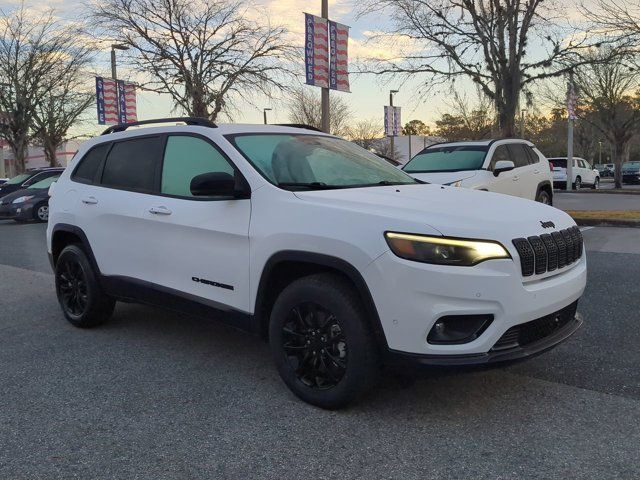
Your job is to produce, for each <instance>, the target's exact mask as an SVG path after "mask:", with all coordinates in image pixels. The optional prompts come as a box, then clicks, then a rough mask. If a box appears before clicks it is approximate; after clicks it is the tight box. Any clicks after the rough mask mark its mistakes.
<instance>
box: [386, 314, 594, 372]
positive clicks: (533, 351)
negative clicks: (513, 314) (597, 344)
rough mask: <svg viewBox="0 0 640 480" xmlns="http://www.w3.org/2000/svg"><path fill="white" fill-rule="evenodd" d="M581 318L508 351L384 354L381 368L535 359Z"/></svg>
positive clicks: (571, 331)
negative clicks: (458, 353)
mask: <svg viewBox="0 0 640 480" xmlns="http://www.w3.org/2000/svg"><path fill="white" fill-rule="evenodd" d="M582 323H583V320H582V315H580V314H579V313H577V312H575V313H572V315H571V316H570V318H568V319H567V322H566V323H565V324H563V325H562V326H561V327H559V328H558V329H557V330H555V331H554V332H552V333H550V334H549V335H547V336H545V337H543V338H540V339H539V340H538V341H535V342H531V343H528V344H526V345H514V346H513V347H511V348H506V349H498V350H494V349H492V350H490V351H489V352H486V353H479V354H469V355H418V354H411V353H405V352H398V351H395V350H388V351H387V353H386V357H385V364H387V365H389V366H393V367H405V368H406V367H409V368H411V367H428V366H456V365H492V364H497V363H502V362H514V361H518V360H524V359H526V358H531V357H535V356H536V355H540V354H541V353H544V352H546V351H548V350H551V349H552V348H554V347H555V346H557V345H558V344H560V343H562V342H564V341H565V340H566V339H568V338H569V337H570V336H571V335H573V334H574V333H575V332H577V331H578V329H579V328H580V327H581V326H582Z"/></svg>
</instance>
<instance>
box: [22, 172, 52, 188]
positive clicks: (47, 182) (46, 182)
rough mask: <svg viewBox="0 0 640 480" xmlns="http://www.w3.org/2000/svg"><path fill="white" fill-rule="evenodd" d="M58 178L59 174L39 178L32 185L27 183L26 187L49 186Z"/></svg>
mask: <svg viewBox="0 0 640 480" xmlns="http://www.w3.org/2000/svg"><path fill="white" fill-rule="evenodd" d="M58 178H60V175H54V176H53V177H49V178H45V179H44V180H40V181H39V182H36V183H34V184H33V185H29V187H28V188H49V187H50V186H51V184H52V183H53V182H55V181H56V180H58Z"/></svg>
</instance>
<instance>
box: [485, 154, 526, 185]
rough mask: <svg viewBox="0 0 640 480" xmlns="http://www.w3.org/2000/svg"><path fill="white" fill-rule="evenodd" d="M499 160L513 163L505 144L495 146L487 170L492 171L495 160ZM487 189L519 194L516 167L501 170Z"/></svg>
mask: <svg viewBox="0 0 640 480" xmlns="http://www.w3.org/2000/svg"><path fill="white" fill-rule="evenodd" d="M500 160H508V161H511V162H513V163H514V164H515V160H514V159H513V156H512V155H511V152H509V149H508V148H507V146H506V145H499V146H498V147H496V149H495V151H494V152H493V156H492V157H491V162H490V164H489V170H490V171H492V172H493V169H494V167H495V165H496V162H499V161H500ZM488 190H489V191H490V192H496V193H504V194H506V195H514V196H516V197H518V196H520V175H519V174H518V169H517V168H514V169H513V170H509V171H507V172H502V173H501V174H500V175H498V176H497V177H495V178H494V179H493V181H492V182H491V183H490V184H489V185H488Z"/></svg>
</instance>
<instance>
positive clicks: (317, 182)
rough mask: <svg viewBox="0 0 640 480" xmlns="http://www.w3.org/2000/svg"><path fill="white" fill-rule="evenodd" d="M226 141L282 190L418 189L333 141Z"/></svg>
mask: <svg viewBox="0 0 640 480" xmlns="http://www.w3.org/2000/svg"><path fill="white" fill-rule="evenodd" d="M227 138H228V139H229V140H230V141H231V142H232V143H233V144H234V145H235V147H236V148H237V149H238V150H239V151H240V152H241V153H242V154H243V155H244V156H245V158H247V160H249V162H251V164H252V165H253V166H254V167H255V168H256V169H257V170H258V171H259V172H260V173H261V174H262V175H263V176H264V177H265V178H266V179H267V180H269V181H270V182H271V183H273V184H275V185H278V186H279V187H282V188H286V189H317V190H322V189H328V188H355V187H365V186H373V185H403V184H415V183H418V182H417V181H416V180H414V179H413V178H411V177H410V176H408V175H407V174H405V173H403V172H402V171H401V170H398V169H397V168H395V167H393V166H392V165H390V164H389V163H387V162H386V161H385V160H383V159H381V158H380V157H378V156H377V155H374V154H373V153H371V152H368V151H367V150H365V149H363V148H361V147H359V146H358V145H355V144H353V143H351V142H348V141H346V140H341V139H339V138H335V137H325V136H320V135H305V134H300V135H296V134H262V133H258V134H248V135H245V134H239V135H229V136H228V137H227Z"/></svg>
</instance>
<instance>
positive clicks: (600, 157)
mask: <svg viewBox="0 0 640 480" xmlns="http://www.w3.org/2000/svg"><path fill="white" fill-rule="evenodd" d="M598 146H599V147H600V153H599V154H598V163H599V164H600V165H602V140H600V141H598Z"/></svg>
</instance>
